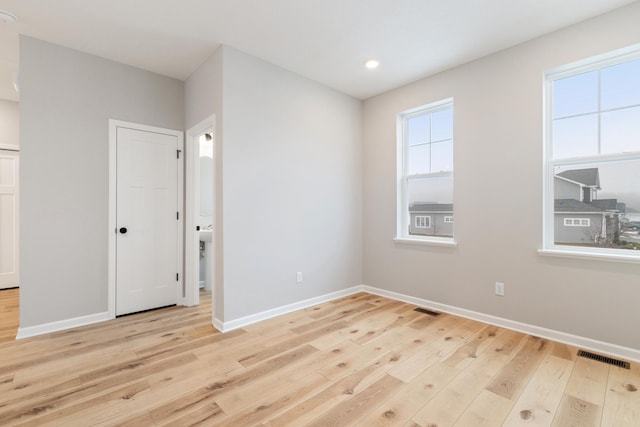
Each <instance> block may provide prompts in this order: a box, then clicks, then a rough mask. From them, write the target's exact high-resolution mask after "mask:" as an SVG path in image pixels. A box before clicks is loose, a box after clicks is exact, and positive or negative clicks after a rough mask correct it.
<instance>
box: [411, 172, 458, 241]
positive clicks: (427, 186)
mask: <svg viewBox="0 0 640 427" xmlns="http://www.w3.org/2000/svg"><path fill="white" fill-rule="evenodd" d="M408 192H409V194H408V195H409V207H408V213H407V214H408V215H409V217H412V216H413V217H414V218H415V217H417V216H425V217H426V218H427V219H426V228H418V227H413V228H411V227H410V228H409V234H413V235H423V236H438V237H453V222H450V221H446V220H445V218H446V217H452V216H453V203H452V199H453V176H444V177H443V176H440V177H429V178H420V179H410V180H409V182H408ZM414 225H415V221H414Z"/></svg>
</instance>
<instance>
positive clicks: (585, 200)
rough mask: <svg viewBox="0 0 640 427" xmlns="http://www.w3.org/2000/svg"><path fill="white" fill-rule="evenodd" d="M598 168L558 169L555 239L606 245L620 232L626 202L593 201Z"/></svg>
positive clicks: (598, 178)
mask: <svg viewBox="0 0 640 427" xmlns="http://www.w3.org/2000/svg"><path fill="white" fill-rule="evenodd" d="M600 189H601V188H600V176H599V173H598V169H597V168H588V169H574V170H568V171H564V172H561V173H559V174H557V175H556V176H555V181H554V195H555V200H554V205H555V210H554V211H555V220H554V240H555V242H556V243H561V244H562V243H565V244H587V245H589V244H590V245H593V244H606V243H611V242H613V241H614V240H615V239H616V232H619V231H620V226H621V220H622V216H623V215H624V211H625V204H624V203H618V201H617V199H602V200H596V195H597V191H598V190H600Z"/></svg>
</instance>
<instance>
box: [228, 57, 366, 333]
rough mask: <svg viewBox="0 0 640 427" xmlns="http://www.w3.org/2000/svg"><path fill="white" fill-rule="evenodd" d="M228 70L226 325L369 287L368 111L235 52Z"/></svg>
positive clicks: (302, 79)
mask: <svg viewBox="0 0 640 427" xmlns="http://www.w3.org/2000/svg"><path fill="white" fill-rule="evenodd" d="M223 70H224V72H223V74H224V97H223V99H224V101H223V103H224V119H223V128H224V140H223V142H222V145H223V148H222V152H223V168H224V169H223V171H222V173H223V178H222V179H223V197H224V201H223V209H224V212H223V216H224V225H223V227H224V230H223V232H224V305H225V312H224V320H225V321H229V320H233V319H237V318H239V317H242V316H246V315H249V314H253V313H256V312H260V311H263V310H267V309H271V308H275V307H279V306H282V305H284V304H289V303H293V302H297V301H300V300H304V299H306V298H311V297H315V296H318V295H323V294H326V293H328V292H332V291H337V290H340V289H344V288H346V287H349V286H354V285H359V284H361V283H362V225H361V220H362V145H361V123H362V117H361V107H362V104H361V102H360V101H358V100H356V99H353V98H351V97H348V96H346V95H343V94H341V93H338V92H336V91H334V90H331V89H327V88H326V87H324V86H321V85H319V84H317V83H315V82H312V81H310V80H307V79H304V78H302V77H300V76H298V75H296V74H294V73H291V72H289V71H286V70H283V69H281V68H278V67H276V66H273V65H271V64H269V63H266V62H264V61H261V60H259V59H257V58H254V57H251V56H249V55H246V54H243V53H241V52H239V51H237V50H234V49H232V48H229V47H224V60H223ZM297 271H301V272H302V273H303V283H302V284H296V272H297Z"/></svg>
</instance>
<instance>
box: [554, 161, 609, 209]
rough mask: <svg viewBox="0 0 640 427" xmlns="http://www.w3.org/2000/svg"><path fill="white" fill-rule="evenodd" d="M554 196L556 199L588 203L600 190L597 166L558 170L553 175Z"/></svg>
mask: <svg viewBox="0 0 640 427" xmlns="http://www.w3.org/2000/svg"><path fill="white" fill-rule="evenodd" d="M555 178H556V179H555V181H554V183H553V185H554V196H555V198H556V199H574V200H577V201H579V202H585V203H590V202H591V201H592V200H595V199H596V195H597V191H598V190H600V174H599V173H598V168H588V169H574V170H568V171H564V172H560V173H559V174H557V175H556V176H555Z"/></svg>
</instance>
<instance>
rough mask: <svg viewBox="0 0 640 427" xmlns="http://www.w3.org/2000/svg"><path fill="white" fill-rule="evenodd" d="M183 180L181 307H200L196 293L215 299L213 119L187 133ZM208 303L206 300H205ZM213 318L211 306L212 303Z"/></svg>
mask: <svg viewBox="0 0 640 427" xmlns="http://www.w3.org/2000/svg"><path fill="white" fill-rule="evenodd" d="M185 148H186V156H185V159H186V179H185V184H186V188H185V194H186V198H185V203H186V205H185V207H186V217H185V282H184V283H185V289H184V305H187V306H193V305H199V304H200V293H201V292H203V293H205V294H209V293H210V294H211V300H214V299H215V275H216V185H215V184H216V180H215V176H216V133H215V116H211V117H209V118H207V119H205V120H203V121H202V122H200V123H199V124H197V125H196V126H194V127H193V128H191V129H189V130H188V131H187V137H186V146H185ZM207 301H209V298H207ZM212 318H213V304H212Z"/></svg>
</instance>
